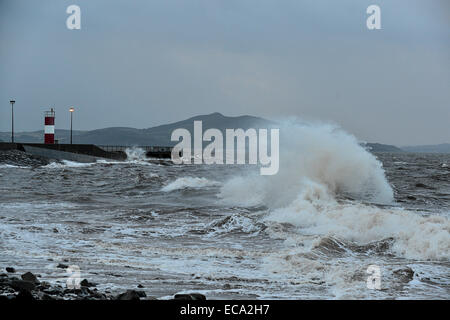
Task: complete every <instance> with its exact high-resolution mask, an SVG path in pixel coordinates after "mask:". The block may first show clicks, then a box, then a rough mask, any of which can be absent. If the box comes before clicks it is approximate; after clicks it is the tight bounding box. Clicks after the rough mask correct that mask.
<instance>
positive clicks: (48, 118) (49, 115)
mask: <svg viewBox="0 0 450 320" xmlns="http://www.w3.org/2000/svg"><path fill="white" fill-rule="evenodd" d="M44 143H45V144H54V143H55V111H54V110H53V108H51V109H50V111H45V127H44Z"/></svg>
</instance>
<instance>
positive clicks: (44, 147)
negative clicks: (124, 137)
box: [0, 142, 171, 162]
mask: <svg viewBox="0 0 450 320" xmlns="http://www.w3.org/2000/svg"><path fill="white" fill-rule="evenodd" d="M126 148H129V147H126V146H102V147H98V146H96V145H93V144H42V143H7V142H2V143H0V150H20V151H24V152H26V153H29V154H33V155H37V156H41V157H46V158H50V159H57V160H70V161H76V162H95V161H97V160H101V159H112V160H126V159H127V154H126V152H125V150H126ZM143 149H144V150H145V152H146V156H147V157H154V158H170V152H171V148H170V147H144V148H143Z"/></svg>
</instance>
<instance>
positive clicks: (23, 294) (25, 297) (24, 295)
mask: <svg viewBox="0 0 450 320" xmlns="http://www.w3.org/2000/svg"><path fill="white" fill-rule="evenodd" d="M16 299H17V300H21V301H31V300H34V298H33V296H32V295H31V293H30V292H29V291H25V290H21V291H20V292H19V294H18V295H17V296H16Z"/></svg>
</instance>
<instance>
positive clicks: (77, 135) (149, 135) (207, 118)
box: [0, 112, 275, 146]
mask: <svg viewBox="0 0 450 320" xmlns="http://www.w3.org/2000/svg"><path fill="white" fill-rule="evenodd" d="M195 120H201V121H202V125H203V130H206V129H210V128H217V129H219V130H223V131H224V130H225V129H227V128H242V129H244V130H247V129H249V128H270V127H272V126H274V125H275V122H272V121H269V120H266V119H263V118H258V117H252V116H239V117H226V116H224V115H223V114H220V113H218V112H216V113H212V114H208V115H200V116H195V117H192V118H189V119H186V120H183V121H178V122H174V123H170V124H165V125H160V126H157V127H152V128H148V129H135V128H128V127H111V128H104V129H97V130H91V131H74V132H73V143H88V144H96V145H124V146H133V145H155V146H173V145H175V144H176V143H177V142H176V141H170V136H171V134H172V131H174V130H175V129H178V128H184V129H187V130H189V131H190V132H193V127H194V121H195ZM10 135H11V134H10V133H7V132H2V133H0V139H3V140H4V141H10ZM14 137H15V141H16V142H43V139H44V131H43V130H41V131H34V132H19V133H16V134H15V135H14ZM55 139H57V140H58V141H59V143H69V141H70V131H69V130H55Z"/></svg>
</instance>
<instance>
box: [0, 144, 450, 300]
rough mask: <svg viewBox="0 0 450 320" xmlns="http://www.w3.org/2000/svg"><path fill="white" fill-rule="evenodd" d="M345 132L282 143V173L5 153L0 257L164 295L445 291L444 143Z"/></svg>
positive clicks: (435, 295) (449, 188) (447, 176)
mask: <svg viewBox="0 0 450 320" xmlns="http://www.w3.org/2000/svg"><path fill="white" fill-rule="evenodd" d="M339 143H340V148H339V150H338V149H335V148H333V144H332V143H330V144H329V145H328V146H326V147H324V148H323V149H321V148H317V146H318V145H319V144H318V143H316V142H314V143H312V144H311V145H304V144H302V145H301V146H299V149H298V155H295V156H293V155H291V154H283V153H281V155H280V157H281V160H280V161H281V162H280V172H279V174H278V175H276V176H259V171H258V170H257V168H255V167H254V166H248V165H247V166H239V165H236V166H227V165H222V166H221V165H173V164H172V163H171V162H170V161H153V160H148V159H144V158H142V157H134V159H131V160H129V161H126V162H106V161H105V162H99V163H95V164H80V163H73V162H63V163H51V164H49V165H45V166H37V167H31V166H15V165H11V164H5V163H3V164H0V248H1V250H0V266H2V267H6V266H13V267H15V268H16V269H17V270H18V271H19V272H20V271H31V272H33V273H36V274H40V275H41V276H42V279H45V280H49V281H50V282H57V283H61V284H64V283H65V281H66V277H67V274H65V272H64V270H62V269H59V268H57V265H58V264H59V263H64V264H67V265H78V266H79V267H80V269H81V277H82V279H83V278H87V279H89V280H90V281H93V282H96V283H99V285H98V288H99V289H103V290H108V291H110V292H112V293H116V292H117V293H119V292H122V291H124V290H125V289H131V288H135V287H136V285H137V284H142V285H143V286H144V287H145V288H144V289H143V290H145V291H146V293H147V295H151V296H155V297H158V298H168V297H171V296H172V295H173V294H174V293H179V292H185V291H186V292H192V291H196V292H201V293H204V294H205V295H206V296H207V297H208V298H210V299H211V298H216V299H223V298H232V299H245V298H251V299H253V298H255V299H316V298H317V299H344V298H350V299H352V298H353V299H354V298H362V299H386V298H387V299H408V298H412V299H418V298H429V299H442V298H444V299H449V298H450V272H449V270H450V269H449V267H450V262H449V259H450V220H449V218H450V155H439V154H411V153H404V154H403V153H396V154H389V153H380V154H375V155H374V156H373V155H371V154H370V153H368V152H366V151H364V150H363V149H362V148H360V147H359V146H356V145H355V146H353V145H352V143H351V142H349V144H348V145H346V144H345V143H344V144H343V145H342V139H340V142H339ZM322 146H323V144H322ZM303 151H304V152H303ZM283 156H284V158H283ZM389 197H392V199H389ZM369 265H377V266H379V267H380V269H381V290H370V289H368V288H367V286H366V279H367V277H368V274H367V273H366V270H367V268H368V266H369ZM409 269H412V270H413V272H414V276H413V277H412V278H411V277H409V276H408V275H407V274H408V272H407V271H405V270H409ZM405 274H406V275H405Z"/></svg>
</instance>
